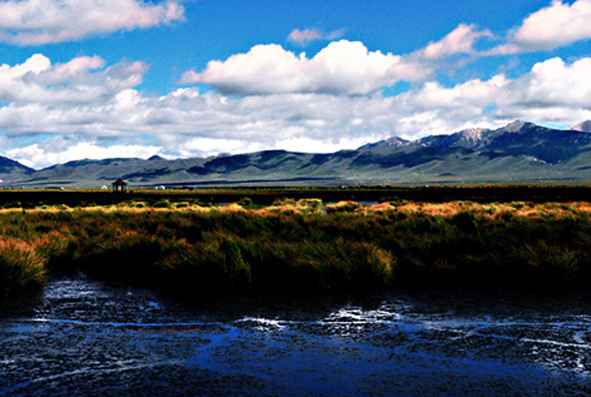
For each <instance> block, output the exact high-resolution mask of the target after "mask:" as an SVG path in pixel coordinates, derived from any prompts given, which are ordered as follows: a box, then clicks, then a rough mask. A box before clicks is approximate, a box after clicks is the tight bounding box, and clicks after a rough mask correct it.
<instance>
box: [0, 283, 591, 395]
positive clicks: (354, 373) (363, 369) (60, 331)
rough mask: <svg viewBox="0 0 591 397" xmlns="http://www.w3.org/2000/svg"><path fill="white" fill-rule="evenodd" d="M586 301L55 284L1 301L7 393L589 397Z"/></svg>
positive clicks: (0, 367) (575, 297)
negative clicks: (182, 297)
mask: <svg viewBox="0 0 591 397" xmlns="http://www.w3.org/2000/svg"><path fill="white" fill-rule="evenodd" d="M587 302H590V301H589V296H588V295H586V294H571V295H569V296H567V297H564V296H559V295H556V296H551V295H550V296H549V295H542V294H538V295H536V294H519V293H477V292H465V291H464V292H454V293H451V292H449V291H448V292H444V291H443V292H442V291H440V292H428V293H426V292H396V293H388V294H374V295H371V296H367V295H365V296H347V297H342V296H341V297H334V296H332V297H331V296H325V297H314V298H305V297H293V296H289V297H277V296H273V297H268V296H264V295H253V296H247V297H244V296H242V297H240V298H237V297H215V298H212V299H199V300H196V301H194V302H186V301H177V300H174V299H170V298H166V297H163V296H160V295H158V294H157V293H154V292H152V291H148V290H143V289H138V288H131V287H128V286H123V285H112V284H104V283H100V282H96V281H93V280H89V279H87V278H85V277H84V276H82V275H77V276H75V277H71V276H70V277H67V278H62V279H58V280H53V281H52V282H51V283H50V284H49V285H48V286H47V288H46V289H45V290H44V292H43V293H42V294H41V295H40V296H33V297H29V298H28V300H24V301H23V300H21V301H20V302H18V303H17V302H6V301H4V302H3V303H2V304H0V314H1V320H0V395H72V394H77V395H81V394H106V395H125V394H150V395H195V394H205V395H302V394H311V395H376V394H377V395H425V394H430V395H433V394H442V395H465V394H478V395H484V394H485V395H513V394H528V395H531V394H536V395H540V394H556V393H560V392H563V391H565V390H568V391H569V392H570V393H573V394H576V393H580V394H585V393H590V392H591V388H590V386H589V385H590V384H591V378H590V375H591V343H590V342H591V327H590V325H591V308H590V307H589V304H588V303H587Z"/></svg>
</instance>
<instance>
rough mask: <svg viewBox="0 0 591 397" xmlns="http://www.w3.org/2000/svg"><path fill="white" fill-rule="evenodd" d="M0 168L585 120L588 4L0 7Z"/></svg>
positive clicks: (117, 2)
mask: <svg viewBox="0 0 591 397" xmlns="http://www.w3.org/2000/svg"><path fill="white" fill-rule="evenodd" d="M0 65H1V66H0V155H3V156H7V157H10V158H13V159H15V160H18V161H20V162H22V163H23V164H26V165H29V166H33V167H35V168H42V167H45V166H48V165H51V164H56V163H64V162H67V161H70V160H75V159H81V158H105V157H143V158H147V157H150V156H152V155H154V154H159V155H161V156H164V157H168V158H178V157H194V156H199V157H205V156H212V155H217V154H219V153H240V152H251V151H258V150H265V149H277V148H279V149H287V150H293V151H313V152H331V151H336V150H340V149H350V148H356V147H358V146H361V145H363V144H365V143H367V142H373V141H376V140H379V139H384V138H387V137H390V136H395V135H396V136H401V137H403V138H406V139H416V138H418V137H422V136H426V135H432V134H448V133H453V132H456V131H459V130H462V129H466V128H471V127H487V128H494V127H500V126H503V125H505V124H507V123H509V122H511V121H513V120H515V119H522V120H527V121H531V122H535V123H539V124H543V125H550V126H559V127H562V128H567V127H570V126H573V125H575V124H577V123H579V122H581V121H584V120H587V119H591V0H576V1H575V0H573V1H558V0H556V1H551V0H543V1H542V0H513V1H505V0H499V1H495V2H492V1H489V0H470V1H468V0H448V1H445V2H443V1H432V0H414V1H406V0H400V1H397V0H392V1H361V0H339V1H333V0H328V1H322V2H319V1H297V2H294V1H293V0H291V1H284V0H275V1H235V0H234V1H228V0H215V1H214V0H187V1H183V0H164V1H158V0H155V1H151V2H148V1H143V0H19V1H16V0H0Z"/></svg>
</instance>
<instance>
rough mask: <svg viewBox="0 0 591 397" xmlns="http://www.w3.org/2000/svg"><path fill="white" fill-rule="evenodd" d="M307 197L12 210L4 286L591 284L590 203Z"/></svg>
mask: <svg viewBox="0 0 591 397" xmlns="http://www.w3.org/2000/svg"><path fill="white" fill-rule="evenodd" d="M244 204H245V206H247V205H248V203H244ZM293 204H295V203H293ZM304 204H305V205H301V206H300V207H293V208H291V209H289V210H277V211H272V210H268V209H263V210H258V211H255V210H249V211H246V210H240V209H239V208H238V209H236V207H233V209H230V208H228V209H214V210H207V211H192V210H186V209H185V210H178V209H176V210H175V209H168V208H161V209H158V210H150V209H147V210H146V209H142V210H138V209H137V208H136V207H133V208H126V209H115V210H111V211H106V210H105V211H103V210H93V211H85V210H60V211H48V210H35V211H24V212H21V211H12V212H4V213H0V226H1V229H0V288H2V289H3V290H7V289H9V290H15V289H20V288H27V287H34V286H37V285H42V284H43V282H44V280H45V277H46V272H47V270H49V271H51V269H54V268H69V269H76V270H82V271H84V272H86V273H89V274H92V275H95V276H99V277H108V278H113V279H117V280H124V281H129V282H143V283H149V284H151V285H152V286H154V287H159V288H165V289H171V290H173V291H175V292H182V293H189V294H191V293H198V292H200V291H206V292H207V291H212V290H226V289H228V288H231V289H237V290H240V289H266V290H279V291H284V290H297V291H302V290H326V289H330V290H346V291H351V290H367V289H371V290H375V289H380V288H391V287H419V288H422V287H434V286H435V287H448V286H450V287H456V286H460V287H477V288H507V287H509V288H534V289H545V288H564V287H569V288H570V287H576V288H588V286H589V285H590V284H589V283H590V282H591V251H590V250H589V249H590V248H591V219H590V216H589V212H587V211H581V210H579V209H578V208H575V207H570V206H568V205H565V204H561V206H562V207H560V208H559V207H556V208H554V207H552V209H553V210H552V211H550V210H546V209H543V210H539V211H537V212H535V211H534V212H531V211H530V212H529V213H528V212H522V213H520V212H518V211H524V208H525V209H527V208H529V207H528V206H530V207H531V204H522V205H515V206H513V207H507V208H515V211H513V212H511V211H508V210H506V209H505V207H503V208H493V209H491V208H490V206H489V207H484V206H474V205H472V206H471V205H459V204H457V203H456V204H454V207H453V211H447V212H445V211H444V212H443V213H437V212H436V211H430V212H429V211H427V209H426V207H425V208H422V207H421V208H419V207H417V208H413V207H412V205H413V204H412V203H410V204H409V203H403V204H404V205H403V204H400V205H399V206H396V205H392V206H390V207H387V208H386V209H383V208H382V210H380V211H367V210H363V209H362V208H361V207H355V206H354V205H353V204H351V203H344V204H342V205H340V206H339V205H337V206H333V207H329V210H330V211H328V214H326V215H323V214H322V211H321V208H319V204H318V202H312V201H310V202H307V203H304ZM409 206H410V207H409ZM451 206H452V204H450V205H449V206H448V207H449V208H451ZM517 207H519V208H517ZM294 208H298V209H297V210H296V209H294ZM446 208H447V207H446ZM532 208H533V207H532ZM548 208H550V207H548Z"/></svg>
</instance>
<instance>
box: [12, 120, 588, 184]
mask: <svg viewBox="0 0 591 397" xmlns="http://www.w3.org/2000/svg"><path fill="white" fill-rule="evenodd" d="M118 178H122V179H123V180H125V181H127V182H128V183H130V185H131V186H147V187H149V186H160V185H162V186H168V187H174V186H208V185H350V184H386V183H388V184H416V183H421V184H424V183H536V182H544V183H553V182H554V183H586V182H591V121H585V122H583V123H580V124H578V125H576V126H574V127H572V128H571V129H569V130H558V129H553V128H547V127H543V126H539V125H536V124H533V123H528V122H523V121H515V122H513V123H510V124H508V125H507V126H505V127H503V128H499V129H494V130H491V129H481V128H474V129H468V130H463V131H460V132H456V133H453V134H450V135H433V136H428V137H425V138H422V139H418V140H412V141H410V140H405V139H402V138H399V137H393V138H390V139H387V140H383V141H379V142H375V143H371V144H367V145H364V146H361V147H360V148H358V149H356V150H341V151H338V152H335V153H323V154H314V153H298V152H290V151H285V150H267V151H261V152H256V153H247V154H237V155H221V156H218V157H210V158H189V159H176V160H168V159H164V158H162V157H159V156H153V157H151V158H149V159H139V158H112V159H104V160H89V159H85V160H77V161H70V162H68V163H65V164H58V165H53V166H51V167H48V168H44V169H41V170H34V169H32V168H29V167H26V166H24V165H22V164H20V163H18V162H16V161H14V160H11V159H8V158H6V157H0V179H2V184H0V187H7V188H16V187H26V188H43V187H77V188H97V187H101V186H103V185H106V186H108V185H109V184H110V183H111V182H113V181H114V180H116V179H118Z"/></svg>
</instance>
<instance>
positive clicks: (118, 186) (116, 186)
mask: <svg viewBox="0 0 591 397" xmlns="http://www.w3.org/2000/svg"><path fill="white" fill-rule="evenodd" d="M111 186H113V192H119V193H125V192H126V191H127V182H125V181H123V179H121V178H119V179H117V180H116V181H115V182H113V183H111Z"/></svg>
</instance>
